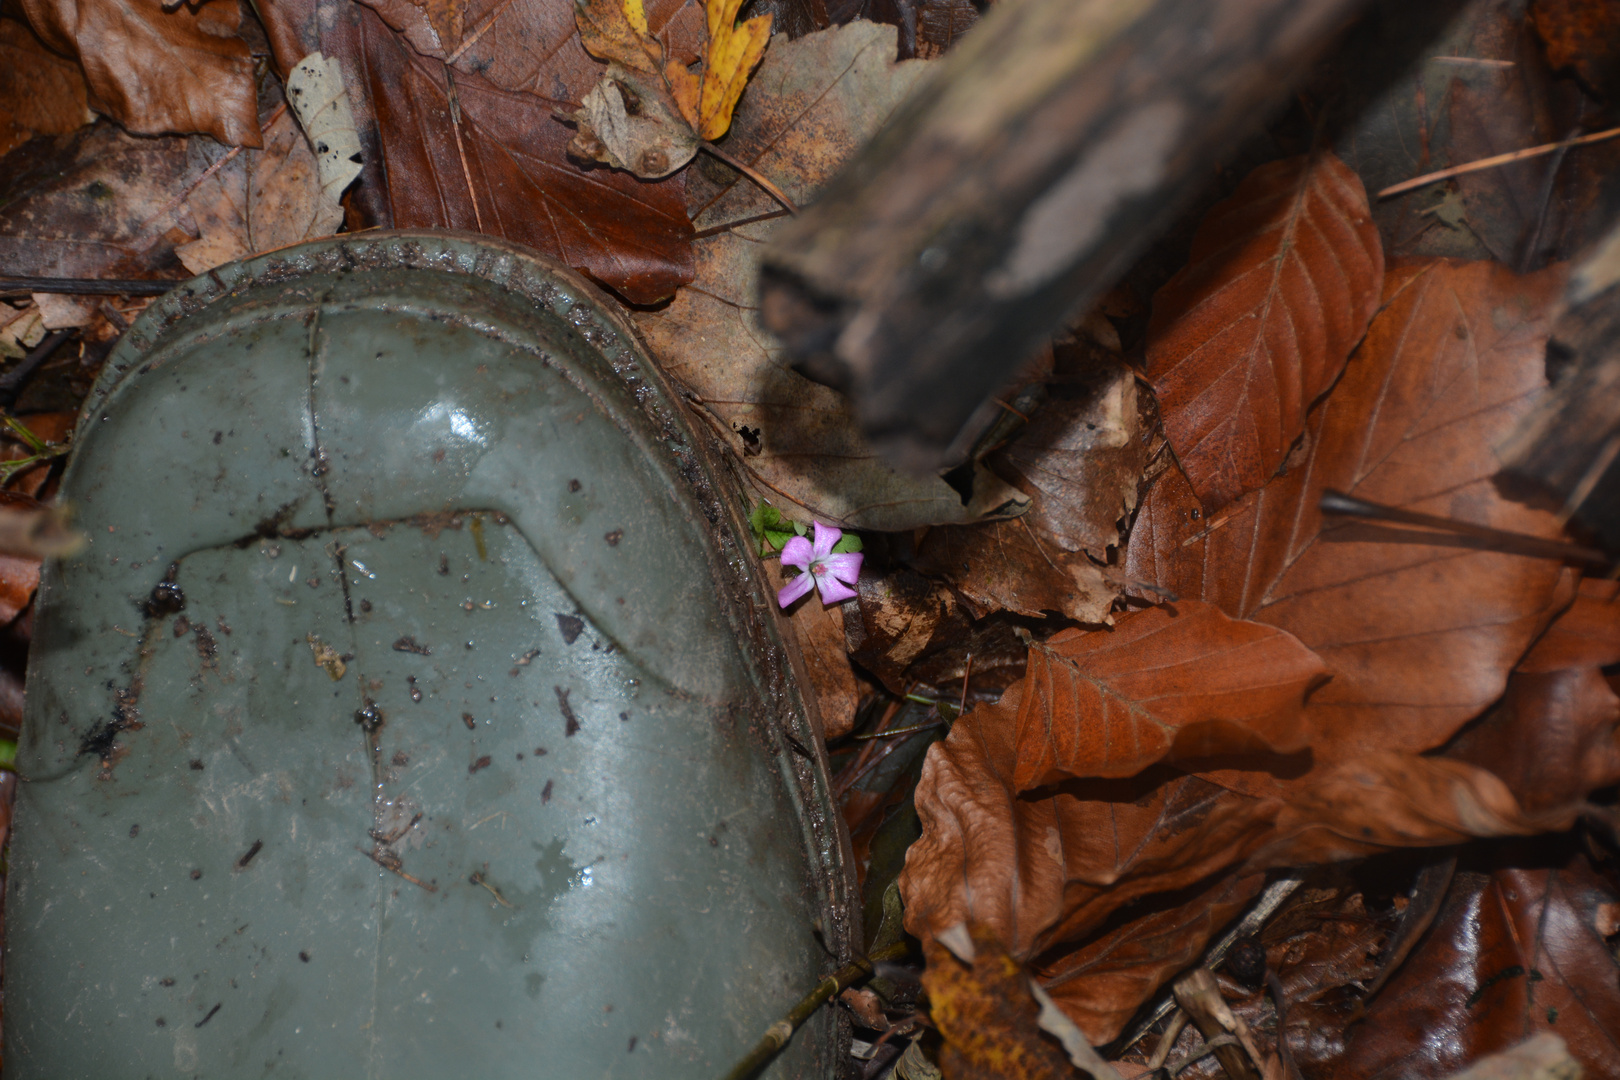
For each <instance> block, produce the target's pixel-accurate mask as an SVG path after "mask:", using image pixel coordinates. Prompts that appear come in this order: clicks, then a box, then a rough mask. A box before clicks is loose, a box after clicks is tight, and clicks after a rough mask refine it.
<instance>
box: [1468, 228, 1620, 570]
mask: <svg viewBox="0 0 1620 1080" xmlns="http://www.w3.org/2000/svg"><path fill="white" fill-rule="evenodd" d="M1565 305H1566V306H1565V310H1564V312H1563V314H1562V315H1561V316H1560V317H1559V318H1558V321H1557V322H1556V323H1554V324H1553V332H1552V340H1551V341H1550V342H1549V343H1548V346H1547V356H1548V365H1547V366H1548V371H1547V374H1548V375H1549V376H1550V377H1551V378H1552V379H1553V386H1552V388H1551V389H1550V390H1549V391H1548V392H1547V393H1546V394H1545V395H1543V397H1542V398H1541V400H1540V401H1539V402H1537V403H1536V406H1535V408H1534V409H1533V410H1531V412H1530V413H1529V414H1528V415H1526V416H1525V417H1524V419H1522V420H1521V421H1520V422H1519V424H1518V426H1517V427H1516V428H1514V430H1513V432H1512V434H1511V435H1509V436H1508V438H1507V440H1506V441H1505V442H1504V443H1503V444H1502V445H1501V446H1500V447H1499V448H1498V452H1499V453H1500V455H1501V458H1502V474H1503V475H1502V479H1503V482H1504V486H1505V487H1506V488H1507V489H1508V490H1509V491H1510V492H1513V493H1514V494H1521V495H1525V496H1526V497H1530V498H1534V497H1536V496H1538V495H1539V496H1541V497H1543V498H1550V499H1553V500H1555V501H1556V502H1557V503H1558V504H1559V505H1560V506H1561V507H1562V510H1563V512H1564V514H1565V516H1567V517H1573V518H1575V519H1577V520H1578V521H1579V522H1580V523H1581V524H1583V525H1585V526H1586V527H1587V528H1588V529H1590V530H1591V531H1592V533H1593V534H1595V536H1596V538H1597V540H1598V541H1599V542H1600V543H1602V545H1603V547H1604V549H1605V550H1606V551H1607V552H1608V553H1609V554H1610V555H1611V556H1615V555H1620V224H1617V225H1616V226H1614V227H1613V228H1612V229H1611V230H1610V231H1609V233H1608V234H1607V236H1605V237H1604V239H1603V240H1602V241H1600V242H1599V243H1598V245H1597V247H1596V248H1595V249H1594V250H1593V251H1592V252H1591V253H1590V254H1589V255H1588V256H1587V257H1586V259H1585V260H1584V261H1583V262H1582V264H1581V266H1580V268H1579V269H1578V270H1577V271H1576V272H1575V274H1574V276H1573V277H1572V279H1571V281H1570V286H1569V291H1568V292H1567V293H1566V295H1565Z"/></svg>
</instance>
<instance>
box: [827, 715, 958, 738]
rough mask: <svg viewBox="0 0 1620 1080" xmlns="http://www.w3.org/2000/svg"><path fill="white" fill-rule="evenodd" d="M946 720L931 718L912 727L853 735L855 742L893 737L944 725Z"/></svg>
mask: <svg viewBox="0 0 1620 1080" xmlns="http://www.w3.org/2000/svg"><path fill="white" fill-rule="evenodd" d="M944 726H945V721H944V720H930V721H929V722H928V723H926V724H913V725H912V726H911V727H897V728H890V729H889V730H888V731H873V732H868V733H867V734H865V735H851V736H850V739H851V740H852V741H854V742H865V741H866V740H867V739H892V738H894V737H895V736H896V735H913V734H915V733H917V732H919V731H928V730H930V729H932V728H937V727H944Z"/></svg>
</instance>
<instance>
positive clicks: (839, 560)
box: [821, 552, 864, 585]
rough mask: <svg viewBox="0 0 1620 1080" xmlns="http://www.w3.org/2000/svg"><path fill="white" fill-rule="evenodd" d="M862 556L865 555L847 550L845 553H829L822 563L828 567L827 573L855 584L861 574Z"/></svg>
mask: <svg viewBox="0 0 1620 1080" xmlns="http://www.w3.org/2000/svg"><path fill="white" fill-rule="evenodd" d="M862 558H864V556H862V555H859V554H856V553H853V552H847V553H845V554H843V555H828V556H827V557H826V558H825V559H822V560H821V565H823V566H825V567H826V568H827V573H829V574H831V575H832V576H833V577H835V578H837V579H838V580H839V581H847V582H848V583H849V584H851V585H853V584H855V582H856V580H857V579H858V578H859V577H860V576H861V559H862Z"/></svg>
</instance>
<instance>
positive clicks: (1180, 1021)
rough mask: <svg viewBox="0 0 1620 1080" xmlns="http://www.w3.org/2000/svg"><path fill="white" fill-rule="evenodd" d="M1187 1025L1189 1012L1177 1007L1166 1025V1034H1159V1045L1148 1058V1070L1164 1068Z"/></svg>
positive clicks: (1154, 1070)
mask: <svg viewBox="0 0 1620 1080" xmlns="http://www.w3.org/2000/svg"><path fill="white" fill-rule="evenodd" d="M1186 1027H1187V1014H1186V1013H1184V1012H1182V1011H1181V1010H1180V1009H1177V1010H1176V1011H1175V1013H1174V1015H1172V1016H1171V1017H1170V1022H1169V1023H1168V1024H1166V1025H1165V1027H1164V1034H1163V1035H1161V1036H1159V1045H1157V1046H1155V1047H1154V1048H1153V1056H1152V1057H1150V1058H1148V1063H1147V1067H1148V1072H1158V1071H1159V1070H1160V1069H1162V1068H1164V1063H1165V1061H1167V1060H1168V1059H1169V1057H1170V1051H1171V1050H1174V1049H1175V1046H1176V1040H1177V1039H1179V1038H1181V1033H1182V1031H1183V1030H1184V1029H1185V1028H1186Z"/></svg>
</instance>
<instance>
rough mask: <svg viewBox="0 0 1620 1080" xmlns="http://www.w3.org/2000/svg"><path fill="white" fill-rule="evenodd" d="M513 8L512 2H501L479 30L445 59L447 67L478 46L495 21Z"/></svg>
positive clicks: (469, 35) (506, 0) (507, 0)
mask: <svg viewBox="0 0 1620 1080" xmlns="http://www.w3.org/2000/svg"><path fill="white" fill-rule="evenodd" d="M511 6H512V0H501V2H500V4H499V5H498V6H497V7H496V8H495V10H494V11H492V12H490V13H489V15H488V16H487V17H486V18H485V19H484V21H483V22H481V23H479V24H478V28H477V29H476V30H474V31H473V32H472V33H470V34H468V35H467V36H466V37H465V38H464V39H463V40H462V42H461V44H460V45H458V46H457V47H456V51H455V52H453V53H451V54H450V55H449V56H447V57H445V59H444V63H445V66H446V67H448V66H450V65H451V64H453V63H455V62H456V61H457V60H460V59H461V54H462V53H464V52H466V51H467V50H468V49H470V48H472V47H473V46H474V45H476V44H478V39H479V38H481V37H483V36H484V34H485V33H486V32H487V31H488V30H489V28H490V27H492V26H494V25H495V20H496V19H498V18H500V17H501V12H503V11H505V10H506V9H507V8H509V7H511Z"/></svg>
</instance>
